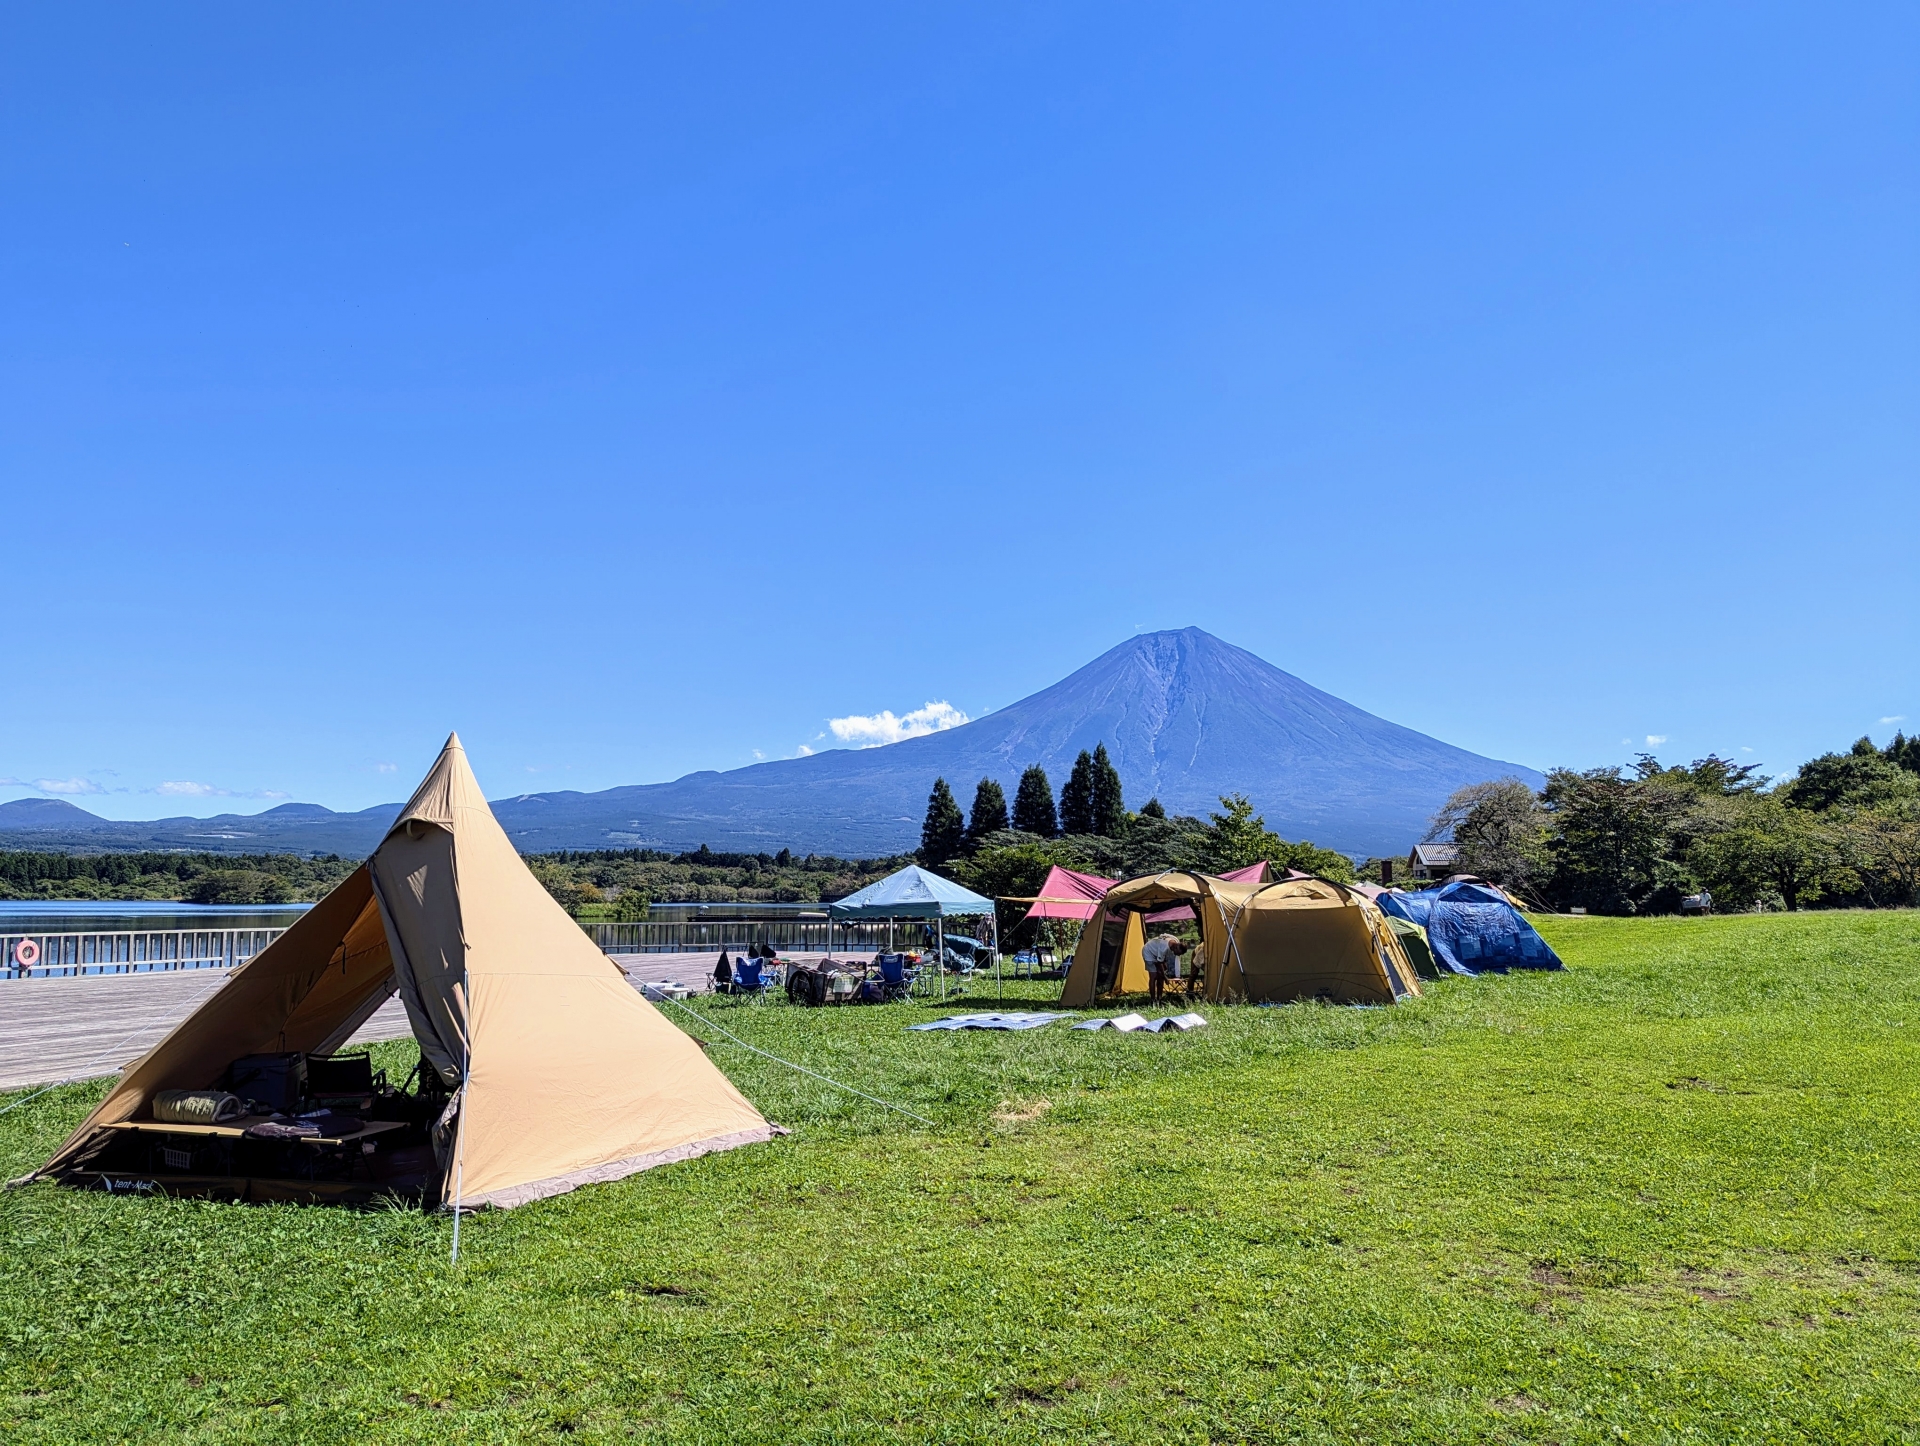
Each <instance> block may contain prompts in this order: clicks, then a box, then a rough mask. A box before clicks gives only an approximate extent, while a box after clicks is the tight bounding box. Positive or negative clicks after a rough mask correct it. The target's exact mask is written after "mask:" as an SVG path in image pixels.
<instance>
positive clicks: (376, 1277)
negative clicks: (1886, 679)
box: [0, 912, 1920, 1446]
mask: <svg viewBox="0 0 1920 1446" xmlns="http://www.w3.org/2000/svg"><path fill="white" fill-rule="evenodd" d="M1543 932H1545V933H1546V934H1547V935H1548V937H1549V938H1550V939H1551V941H1552V942H1553V943H1554V945H1555V947H1556V948H1558V949H1559V950H1560V951H1561V953H1562V954H1563V956H1564V957H1565V958H1566V959H1567V961H1568V964H1569V966H1570V968H1569V972H1567V973H1565V974H1560V975H1550V976H1514V977H1510V978H1505V979H1501V978H1487V979H1480V980H1459V981H1448V982H1446V983H1443V984H1441V985H1439V986H1437V987H1435V988H1434V989H1433V990H1432V991H1431V993H1430V994H1429V996H1428V997H1427V998H1426V999H1424V1000H1421V1001H1418V1002H1415V1003H1411V1004H1407V1005H1402V1006H1399V1007H1397V1008H1393V1009H1331V1008H1324V1007H1318V1006H1296V1007H1291V1008H1286V1009H1244V1008H1241V1009H1211V1008H1209V1009H1206V1010H1205V1011H1204V1012H1205V1013H1207V1014H1208V1015H1209V1016H1210V1018H1211V1020H1212V1022H1211V1023H1210V1024H1209V1025H1208V1027H1207V1028H1205V1029H1203V1030H1199V1031H1196V1032H1195V1033H1194V1034H1192V1035H1188V1036H1180V1037H1166V1038H1162V1037H1157V1036H1137V1035H1136V1036H1124V1037H1123V1036H1117V1035H1115V1034H1113V1033H1112V1032H1111V1031H1102V1032H1101V1033H1099V1034H1088V1033H1085V1032H1071V1031H1068V1030H1066V1029H1065V1028H1064V1027H1062V1026H1060V1025H1054V1026H1050V1027H1049V1028H1047V1029H1044V1030H1037V1031H1033V1032H1030V1033H1024V1034H1014V1035H1006V1034H978V1033H964V1034H945V1033H935V1034H910V1033H907V1032H905V1031H904V1030H903V1028H902V1026H903V1025H905V1024H907V1023H909V1022H911V1020H912V1019H914V1018H916V1017H919V1018H924V1017H927V1011H924V1010H916V1009H913V1008H911V1007H908V1006H891V1007H887V1008H878V1009H847V1010H831V1011H803V1010H798V1009H792V1008H789V1007H787V1006H785V1005H784V1004H780V1005H773V1004H767V1005H754V1004H745V1005H734V1004H731V1003H724V1002H723V1003H714V1004H707V1005H704V1006H703V1008H705V1009H707V1010H709V1011H710V1012H711V1013H712V1015H713V1017H714V1018H715V1019H718V1020H720V1021H722V1022H723V1023H725V1024H726V1026H727V1027H728V1028H730V1029H734V1030H736V1031H737V1032H738V1033H740V1035H741V1036H742V1037H743V1038H748V1039H751V1040H752V1041H753V1042H754V1043H756V1044H758V1045H761V1046H763V1047H765V1048H767V1049H770V1050H773V1051H775V1052H776V1053H781V1054H785V1055H787V1056H788V1057H789V1058H792V1059H795V1060H798V1061H800V1062H802V1063H805V1064H807V1065H809V1066H811V1067H813V1068H815V1069H819V1070H823V1071H825V1072H826V1073H828V1074H832V1075H836V1076H838V1077H840V1078H842V1079H845V1080H846V1081H848V1082H849V1083H852V1084H855V1085H858V1086H860V1087H861V1088H863V1089H867V1090H869V1091H871V1092H872V1093H874V1094H878V1095H881V1096H883V1097H885V1098H888V1099H892V1100H896V1101H898V1102H899V1103H901V1104H902V1105H904V1106H905V1107H907V1108H908V1109H911V1110H914V1111H916V1112H918V1113H920V1114H923V1115H926V1116H929V1117H930V1118H932V1119H934V1120H935V1121H937V1122H938V1123H937V1126H936V1127H934V1128H931V1129H929V1128H927V1127H925V1126H923V1125H919V1124H915V1123H914V1122H913V1121H911V1120H908V1119H904V1118H902V1117H901V1116H899V1115H892V1114H886V1113H883V1112H881V1111H879V1110H877V1109H875V1108H874V1107H873V1106H870V1105H867V1104H865V1103H863V1102H862V1101H860V1100H858V1099H854V1098H852V1097H850V1096H847V1095H844V1094H841V1093H838V1092H835V1091H832V1090H829V1089H828V1088H827V1087H825V1086H824V1085H819V1084H817V1083H816V1082H814V1081H812V1080H809V1079H807V1078H806V1077H804V1076H801V1075H797V1074H793V1073H791V1072H789V1071H786V1070H783V1069H780V1068H779V1067H778V1066H775V1065H772V1064H769V1063H768V1062H766V1061H765V1060H762V1059H760V1058H758V1057H756V1056H754V1055H751V1054H748V1053H746V1052H744V1051H742V1050H739V1049H736V1048H733V1047H731V1046H729V1045H727V1044H726V1043H725V1042H724V1041H723V1040H722V1039H720V1038H719V1037H718V1036H717V1035H713V1034H711V1032H708V1034H707V1037H709V1038H711V1039H712V1041H713V1055H714V1058H715V1059H716V1060H717V1061H719V1062H720V1063H721V1064H722V1065H723V1067H724V1068H726V1069H727V1070H728V1072H729V1073H731V1074H732V1075H733V1077H734V1078H735V1079H736V1080H738V1081H739V1082H740V1084H741V1085H742V1087H743V1088H744V1089H745V1090H746V1092H747V1093H748V1095H749V1096H751V1097H752V1098H753V1099H754V1100H755V1101H756V1102H757V1103H758V1104H759V1105H760V1106H761V1108H762V1109H763V1110H765V1111H766V1113H767V1114H768V1115H769V1116H770V1117H771V1118H773V1119H775V1120H777V1121H779V1122H781V1123H783V1124H787V1125H789V1126H791V1127H793V1129H794V1134H793V1135H792V1137H791V1138H789V1139H786V1140H782V1141H778V1142H775V1143H773V1144H771V1145H764V1146H756V1147H752V1148H749V1149H744V1150H737V1151H734V1152H732V1153H730V1154H725V1155H719V1156H712V1157H709V1158H707V1159H703V1160H699V1161H695V1162H692V1163H689V1164H682V1165H675V1166H671V1167H668V1168H665V1169H662V1170H658V1171H654V1172H652V1173H650V1174H647V1175H642V1176H637V1177H635V1178H633V1179H630V1180H626V1181H623V1182H620V1183H618V1184H613V1185H601V1186H595V1187H591V1188H588V1189H586V1190H582V1191H580V1192H578V1193H576V1194H573V1195H570V1196H566V1197H564V1198H561V1199H557V1200H550V1201H546V1202H542V1203H539V1204H535V1205H529V1206H526V1207H524V1208H522V1209H519V1210H515V1211H511V1212H507V1213H502V1214H495V1215H490V1216H481V1217H477V1218H473V1219H470V1220H469V1221H468V1222H467V1223H466V1225H465V1226H464V1227H463V1261H462V1264H461V1266H460V1268H459V1269H458V1270H457V1271H454V1270H450V1269H449V1267H448V1264H447V1243H448V1231H449V1225H448V1222H447V1221H446V1220H444V1219H440V1218H426V1217H423V1216H421V1215H420V1214H418V1213H413V1212H407V1211H397V1210H396V1211H383V1212H371V1213H363V1214H356V1213H350V1212H346V1211H341V1210H333V1209H323V1208H301V1207H273V1208H259V1207H247V1206H221V1205H207V1204H201V1203H195V1202H188V1201H169V1200H160V1199H128V1198H108V1197H105V1196H97V1195H89V1194H81V1193H77V1192H71V1191H63V1190H59V1189H57V1188H54V1187H51V1186H35V1187H33V1188H31V1189H26V1190H19V1191H13V1192H9V1193H7V1194H5V1195H4V1196H0V1438H3V1439H5V1440H6V1441H8V1442H17V1443H40V1442H56V1441H59V1442H66V1441H74V1442H81V1441H84V1442H89V1443H98V1442H106V1441H118V1440H128V1441H133V1440H138V1441H161V1442H185V1441H193V1442H236V1443H237V1442H247V1443H256V1442H281V1441H285V1442H302V1443H314V1442H334V1441H339V1442H361V1441H518V1440H535V1439H551V1438H553V1437H555V1436H557V1435H563V1434H564V1435H570V1436H571V1437H572V1439H576V1440H587V1441H600V1440H608V1441H626V1440H635V1439H638V1440H656V1441H672V1442H691V1441H706V1440H747V1441H768V1442H783V1443H784V1442H811V1441H836V1442H837V1441H869V1440H873V1441H880V1440H884V1441H918V1440H925V1441H940V1442H949V1441H952V1442H960V1441H1029V1440H1061V1441H1084V1440H1111V1441H1196V1442H1200V1441H1207V1442H1215V1441H1218V1442H1238V1441H1258V1442H1268V1441H1343V1442H1346V1441H1350V1442H1386V1441H1433V1442H1460V1441H1540V1442H1547V1441H1552V1442H1561V1443H1568V1446H1571V1443H1575V1442H1597V1441H1623V1440H1624V1441H1633V1442H1667V1441H1707V1442H1733V1441H1755V1442H1760V1441H1806V1442H1853V1441H1873V1442H1880V1441H1914V1440H1920V1427H1916V1424H1915V1423H1916V1422H1920V1204H1917V1203H1916V1198H1915V1196H1916V1188H1917V1187H1920V1142H1917V1141H1916V1136H1915V1121H1916V1118H1920V1057H1917V1056H1916V1048H1915V1046H1916V1043H1920V914H1915V913H1912V912H1898V913H1843V914H1828V915H1797V916H1774V917H1742V918H1727V919H1711V920H1690V921H1682V920H1671V921H1627V920H1603V919H1591V920H1582V919H1552V920H1546V921H1543ZM1057 989H1058V986H1057V985H1051V986H1045V987H1044V988H1029V989H1023V990H1019V991H1015V990H1013V989H1009V998H1010V999H1011V998H1012V997H1014V995H1015V994H1016V992H1017V993H1018V994H1019V995H1020V996H1022V997H1025V998H1032V999H1041V998H1046V997H1049V996H1050V994H1051V993H1052V992H1054V991H1057ZM3 997H4V996H3V995H0V998H3ZM695 1032H696V1033H699V1032H701V1031H700V1030H699V1029H697V1028H696V1029H695ZM390 1048H391V1049H392V1051H393V1052H394V1054H395V1056H396V1058H397V1057H398V1056H399V1055H400V1054H401V1053H402V1052H403V1051H405V1050H410V1049H411V1045H406V1046H392V1047H390ZM101 1088H102V1086H100V1085H93V1086H86V1087H73V1088H69V1089H67V1090H65V1091H62V1092H61V1093H59V1094H57V1095H50V1096H47V1097H45V1098H43V1099H41V1100H38V1101H35V1102H34V1103H32V1104H30V1105H28V1106H26V1107H25V1108H23V1109H20V1110H17V1111H14V1112H13V1113H11V1114H8V1115H5V1116H0V1168H3V1169H4V1171H5V1173H6V1174H8V1175H13V1174H17V1173H19V1172H20V1171H22V1170H24V1169H26V1168H28V1167H30V1166H31V1165H33V1164H35V1163H37V1162H38V1161H39V1160H40V1159H41V1158H43V1157H44V1156H45V1155H46V1154H47V1153H48V1151H49V1150H50V1149H51V1148H52V1147H53V1145H54V1144H55V1143H56V1142H57V1141H58V1139H59V1137H60V1136H61V1135H62V1134H63V1132H64V1131H65V1130H67V1129H68V1128H70V1127H71V1126H72V1124H73V1123H74V1122H76V1121H77V1120H78V1119H79V1118H80V1116H81V1114H82V1113H83V1111H84V1110H85V1109H86V1108H87V1107H88V1105H89V1104H90V1103H91V1102H92V1101H93V1100H94V1099H95V1098H97V1097H98V1095H99V1093H100V1091H101ZM0 1103H4V1101H0Z"/></svg>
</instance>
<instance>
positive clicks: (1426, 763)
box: [493, 628, 1545, 855]
mask: <svg viewBox="0 0 1920 1446" xmlns="http://www.w3.org/2000/svg"><path fill="white" fill-rule="evenodd" d="M1103 742H1104V743H1105V744H1106V745H1107V752H1108V753H1109V754H1110V755H1111V756H1112V758H1113V762H1114V766H1115V767H1117V768H1118V769H1119V770H1120V777H1121V781H1122V782H1123V784H1124V785H1125V788H1126V798H1127V802H1128V804H1129V806H1131V807H1134V808H1138V807H1139V806H1140V805H1141V804H1143V803H1145V802H1146V801H1147V799H1148V798H1149V797H1155V798H1158V799H1159V800H1160V802H1161V804H1162V805H1164V806H1165V808H1166V809H1167V811H1168V812H1169V813H1193V814H1198V815H1201V816H1204V815H1205V814H1206V813H1207V812H1208V811H1209V810H1211V809H1217V808H1218V807H1219V799H1220V795H1221V794H1223V793H1228V792H1238V793H1244V794H1246V795H1247V796H1248V797H1249V798H1251V799H1252V800H1253V803H1254V806H1255V808H1256V810H1257V811H1258V812H1260V813H1262V814H1264V815H1265V817H1266V820H1267V827H1269V828H1271V829H1272V830H1274V831H1275V832H1276V833H1279V834H1281V835H1283V836H1285V837H1287V838H1292V839H1300V838H1306V839H1311V840H1312V841H1313V842H1315V843H1317V844H1320V845H1321V846H1322V847H1326V848H1336V849H1343V850H1346V851H1348V852H1351V853H1356V854H1393V853H1404V852H1405V851H1406V850H1407V848H1408V847H1409V845H1411V844H1412V843H1413V842H1414V841H1415V840H1417V839H1419V838H1420V837H1422V836H1423V835H1424V833H1425V831H1426V827H1427V820H1428V818H1429V817H1430V816H1431V815H1432V813H1433V811H1434V810H1435V809H1436V808H1438V807H1439V805H1440V804H1441V803H1442V802H1443V801H1444V800H1445V798H1446V797H1447V795H1448V794H1449V793H1451V792H1452V791H1453V790H1454V789H1456V788H1459V787H1462V786H1463V785H1465V784H1469V783H1481V782H1484V781H1486V780H1488V779H1494V778H1504V777H1514V778H1518V779H1520V780H1522V781H1523V782H1525V783H1526V784H1528V785H1529V786H1530V787H1534V788H1538V787H1539V786H1540V785H1541V784H1542V783H1543V782H1544V781H1545V780H1544V778H1543V777H1542V776H1541V774H1540V773H1539V772H1538V771H1536V770H1535V769H1532V768H1527V767H1525V766H1523V765H1521V764H1517V763H1503V762H1501V761H1499V760H1497V759H1492V758H1483V757H1481V756H1480V755H1479V754H1475V753H1469V752H1467V751H1466V750H1465V749H1462V748H1455V747H1454V746H1452V745H1451V744H1448V743H1442V742H1440V741H1439V740H1438V739H1435V738H1429V737H1427V736H1426V735H1425V734H1424V733H1416V732H1414V731H1413V730H1412V729H1411V728H1403V727H1401V726H1400V725H1399V724H1397V723H1389V722H1388V721H1387V720H1386V719H1384V718H1376V717H1375V716H1374V715H1373V714H1371V713H1368V712H1365V711H1364V710H1362V709H1360V708H1356V707H1354V706H1353V705H1352V704H1351V703H1346V702H1342V701H1341V700H1340V699H1338V698H1336V697H1334V696H1333V695H1332V694H1330V693H1323V692H1321V691H1320V690H1319V689H1318V688H1315V687H1312V686H1311V685H1309V684H1307V683H1304V682H1302V681H1301V680H1300V679H1298V678H1296V677H1294V676H1293V675H1292V674H1291V673H1285V672H1282V671H1281V670H1280V669H1278V668H1276V667H1274V666H1273V665H1272V664H1271V663H1267V662H1265V661H1263V660H1262V659H1260V658H1257V657H1255V656H1254V655H1253V654H1252V653H1249V652H1247V651H1246V650H1245V649H1243V648H1236V647H1234V646H1233V645H1232V644H1230V643H1225V642H1222V641H1221V640H1220V639H1219V638H1216V637H1214V636H1212V635H1211V634H1210V633H1205V632H1202V631H1201V630H1200V629H1199V628H1183V629H1181V630H1179V631H1177V632H1159V633H1143V634H1141V635H1140V636H1138V637H1134V638H1130V639H1128V640H1127V641H1126V642H1124V643H1122V644H1120V645H1119V646H1118V647H1116V648H1113V649H1110V650H1109V651H1108V652H1106V653H1103V654H1101V656H1099V657H1098V658H1095V659H1094V660H1093V661H1092V662H1091V663H1088V664H1087V665H1086V666H1085V667H1084V668H1081V669H1080V670H1079V671H1078V672H1075V673H1073V674H1071V675H1069V676H1068V677H1066V678H1063V679H1061V680H1060V681H1059V682H1058V683H1055V684H1054V685H1053V686H1052V687H1050V688H1045V689H1042V690H1041V691H1040V692H1038V693H1035V694H1033V695H1031V696H1030V697H1027V698H1023V699H1021V700H1020V701H1019V702H1017V703H1014V704H1011V705H1010V706H1008V707H1005V708H1002V709H1001V710H1000V711H998V712H997V713H991V714H988V715H987V716H985V717H983V718H979V719H976V720H975V721H973V722H971V723H966V724H962V725H961V726H959V727H957V728H950V729H947V730H945V731H943V732H939V733H931V734H927V735H926V736H924V737H920V738H910V739H907V740H906V741H904V742H900V743H891V744H887V745H885V746H883V747H877V748H863V749H836V750H833V751H830V752H825V753H817V754H813V755H810V756H808V757H805V758H789V759H782V760H779V761H777V762H771V763H757V764H754V765H753V766H751V767H748V768H739V769H734V770H732V771H731V772H727V773H713V772H707V773H692V774H688V775H687V776H686V777H684V778H681V779H677V780H675V781H674V782H672V783H656V784H644V785H640V786H637V787H630V788H614V789H608V790H607V791H605V792H603V793H546V794H532V795H527V796H525V797H522V798H516V799H509V800H502V801H500V802H498V803H495V804H494V805H493V810H494V813H495V814H496V815H497V816H498V817H499V819H500V822H501V823H502V824H503V825H504V826H505V827H506V829H507V832H508V833H509V834H511V835H512V836H513V839H514V842H515V844H516V845H517V846H519V847H520V848H521V850H522V851H524V852H529V853H532V852H539V851H542V850H546V849H558V848H588V847H592V848H610V847H620V846H623V845H625V846H642V845H651V846H654V847H670V848H691V847H694V846H696V845H698V844H700V843H709V844H711V845H712V846H713V847H715V848H722V849H740V850H759V849H778V848H782V847H786V848H793V849H795V850H803V851H804V850H813V851H818V852H830V853H838V854H855V855H875V854H883V853H891V852H905V851H908V850H910V849H912V848H915V847H917V846H918V844H919V840H920V820H921V816H922V815H923V814H924V813H925V811H926V803H927V793H928V791H929V790H930V789H931V788H932V786H933V780H934V779H935V778H936V777H944V778H945V779H946V780H947V782H948V783H949V784H951V785H952V787H953V791H954V794H955V795H956V796H957V797H958V798H959V800H960V803H961V807H962V808H964V807H966V805H967V803H968V802H969V801H970V800H971V798H972V797H973V787H974V784H975V783H977V782H978V781H979V780H980V779H981V778H987V777H990V778H996V779H998V780H999V781H1000V784H1001V787H1002V788H1003V789H1005V791H1006V794H1007V797H1008V798H1012V797H1013V792H1014V785H1015V784H1016V783H1017V782H1018V781H1019V777H1020V773H1021V771H1022V770H1023V769H1025V768H1026V767H1027V766H1028V765H1030V764H1034V763H1038V764H1040V765H1041V766H1042V767H1043V768H1045V769H1046V770H1047V774H1048V776H1049V777H1050V778H1051V779H1052V780H1053V784H1054V787H1055V789H1056V790H1058V788H1059V787H1060V785H1061V784H1062V783H1064V782H1065V781H1066V778H1067V774H1068V772H1069V771H1070V770H1071V769H1072V767H1073V760H1074V758H1075V756H1076V755H1078V753H1079V752H1080V750H1081V749H1083V748H1085V749H1091V748H1093V747H1094V746H1095V745H1096V744H1099V743H1103Z"/></svg>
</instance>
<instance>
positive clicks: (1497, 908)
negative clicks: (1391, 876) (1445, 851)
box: [1374, 879, 1566, 974]
mask: <svg viewBox="0 0 1920 1446" xmlns="http://www.w3.org/2000/svg"><path fill="white" fill-rule="evenodd" d="M1374 902H1375V903H1377V904H1378V905H1379V906H1380V908H1381V910H1382V912H1384V913H1388V914H1393V915H1395V916H1396V917H1398V918H1402V919H1405V920H1407V921H1408V922H1410V923H1414V924H1418V925H1420V926H1421V927H1422V928H1423V929H1425V930H1426V931H1427V944H1428V947H1429V948H1431V949H1432V950H1433V957H1434V958H1435V960H1437V961H1438V962H1439V963H1440V965H1441V966H1442V967H1443V968H1446V969H1450V970H1452V971H1453V972H1454V973H1455V974H1480V973H1483V972H1486V971H1488V970H1491V971H1492V972H1494V973H1497V974H1504V973H1506V972H1507V970H1509V969H1564V968H1565V967H1566V966H1565V965H1564V964H1562V963H1561V962H1560V956H1559V955H1558V954H1556V953H1554V952H1553V948H1552V946H1551V945H1549V944H1548V943H1547V941H1546V940H1545V939H1542V938H1541V937H1540V931H1539V930H1538V929H1536V928H1534V927H1533V925H1531V924H1529V923H1528V922H1527V921H1526V920H1525V919H1524V918H1522V917H1521V914H1520V911H1519V910H1518V909H1516V908H1514V907H1513V904H1512V903H1511V901H1509V900H1508V898H1507V896H1506V895H1505V894H1503V893H1501V892H1500V891H1499V890H1498V889H1496V888H1495V887H1494V886H1493V885H1492V884H1485V883H1480V882H1478V881H1476V880H1473V879H1456V880H1452V881H1450V882H1448V883H1444V884H1442V885H1441V886H1440V887H1439V888H1437V889H1421V890H1420V891H1419V892H1417V893H1400V892H1398V891H1391V892H1388V893H1384V894H1381V895H1380V896H1379V898H1377V899H1375V900H1374Z"/></svg>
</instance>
